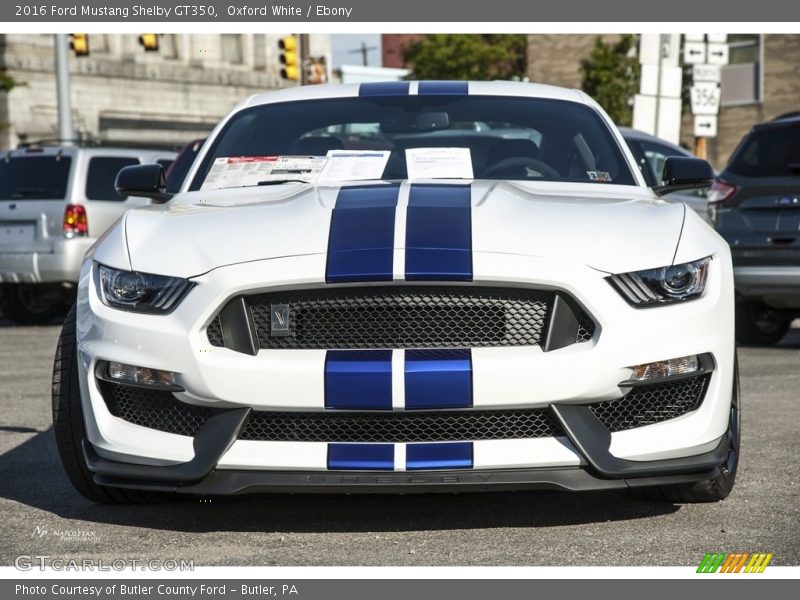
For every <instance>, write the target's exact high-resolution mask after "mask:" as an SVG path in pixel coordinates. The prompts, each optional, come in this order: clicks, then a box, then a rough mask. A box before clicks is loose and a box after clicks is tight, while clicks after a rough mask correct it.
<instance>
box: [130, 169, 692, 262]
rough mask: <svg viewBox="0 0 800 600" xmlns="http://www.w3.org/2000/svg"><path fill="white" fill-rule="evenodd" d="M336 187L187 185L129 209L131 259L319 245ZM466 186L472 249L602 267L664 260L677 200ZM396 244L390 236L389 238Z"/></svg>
mask: <svg viewBox="0 0 800 600" xmlns="http://www.w3.org/2000/svg"><path fill="white" fill-rule="evenodd" d="M434 183H435V182H434ZM360 185H364V184H363V183H361V184H360ZM375 185H381V184H380V183H378V184H375ZM384 185H385V184H384ZM407 187H408V184H403V186H402V188H401V191H400V205H401V206H402V204H403V200H402V198H403V191H402V190H403V189H407ZM339 189H340V188H339V187H320V188H314V187H313V186H311V185H298V184H291V185H284V186H280V187H275V188H267V187H262V188H237V189H229V190H215V191H213V192H192V193H187V194H182V195H179V196H177V197H176V198H174V199H173V200H172V202H170V203H169V204H168V205H164V206H150V207H146V208H143V209H138V210H133V211H130V212H129V213H128V214H127V218H126V219H125V233H126V237H127V244H128V249H129V255H130V257H131V267H132V268H133V269H134V270H137V271H142V272H149V273H159V274H163V275H173V276H180V277H192V276H196V275H200V274H202V273H206V272H208V271H211V270H212V269H215V268H218V267H221V266H224V265H231V264H236V263H242V262H250V261H256V260H263V259H275V258H280V257H288V256H299V255H308V254H325V253H327V252H328V241H329V240H328V238H329V232H330V227H331V214H332V212H333V208H334V206H335V205H336V198H337V195H338V192H339ZM407 194H408V193H407V192H406V195H405V197H406V198H407V197H408V195H407ZM470 194H471V204H472V209H471V235H472V245H471V246H472V247H471V249H472V252H473V253H480V252H490V253H506V254H517V255H527V256H538V257H545V258H551V259H554V260H562V261H570V262H578V263H581V264H585V265H588V266H590V267H593V268H595V269H598V270H601V271H606V272H624V271H631V270H637V269H645V268H652V267H657V266H663V265H668V264H671V263H672V261H673V257H674V255H675V251H676V247H677V245H678V241H679V238H680V233H681V227H682V225H683V220H684V210H685V208H684V206H683V205H682V204H671V203H666V202H663V201H656V200H653V198H652V196H651V195H650V194H651V193H650V192H649V190H647V189H645V188H640V187H634V186H616V185H599V184H564V183H535V184H528V183H507V182H498V181H474V182H473V183H472V184H471V192H470ZM397 238H399V239H397ZM403 245H404V238H403V237H402V236H395V244H394V246H395V247H396V248H402V247H403Z"/></svg>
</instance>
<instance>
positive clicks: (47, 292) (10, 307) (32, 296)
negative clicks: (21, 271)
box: [0, 283, 64, 325]
mask: <svg viewBox="0 0 800 600" xmlns="http://www.w3.org/2000/svg"><path fill="white" fill-rule="evenodd" d="M63 310H64V305H63V303H62V301H61V297H60V294H59V293H57V291H56V290H55V289H54V288H53V287H52V286H49V285H36V284H24V283H21V284H16V285H9V286H6V288H5V290H4V291H3V296H2V298H0V311H2V313H3V315H5V316H6V318H8V319H10V320H11V321H14V322H15V323H19V324H20V325H43V324H45V323H49V322H50V321H52V320H53V319H54V318H55V317H56V316H58V314H59V313H60V312H61V311H63Z"/></svg>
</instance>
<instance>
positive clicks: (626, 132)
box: [618, 127, 694, 156]
mask: <svg viewBox="0 0 800 600" xmlns="http://www.w3.org/2000/svg"><path fill="white" fill-rule="evenodd" d="M618 129H619V132H620V133H621V134H622V137H624V138H625V140H626V141H627V140H635V141H638V142H654V143H657V144H661V145H662V146H667V147H669V148H672V149H673V150H674V151H675V152H678V153H680V154H683V155H685V156H694V154H692V153H691V152H690V151H689V150H687V149H686V148H683V147H682V146H679V145H678V144H673V143H672V142H668V141H667V140H665V139H662V138H660V137H656V136H654V135H652V134H649V133H646V132H644V131H640V130H638V129H632V128H631V127H619V128H618Z"/></svg>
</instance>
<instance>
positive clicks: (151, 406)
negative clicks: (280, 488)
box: [98, 374, 711, 443]
mask: <svg viewBox="0 0 800 600" xmlns="http://www.w3.org/2000/svg"><path fill="white" fill-rule="evenodd" d="M710 377H711V375H710V374H703V375H698V376H696V377H690V378H687V379H682V380H680V381H675V382H672V383H659V384H653V385H642V386H637V387H635V388H633V389H632V390H631V391H630V392H629V393H628V394H627V395H625V396H624V397H622V398H620V399H617V400H608V401H606V402H600V403H597V404H592V405H590V406H589V409H590V410H591V411H592V412H593V413H594V415H595V416H596V417H597V418H598V419H599V420H600V422H601V423H602V424H603V425H605V426H606V427H607V428H608V430H609V431H611V432H616V431H625V430H627V429H634V428H636V427H644V426H645V425H652V424H654V423H661V422H663V421H668V420H670V419H674V418H676V417H680V416H681V415H685V414H686V413H688V412H691V411H692V410H695V409H696V408H697V407H698V406H699V405H700V403H701V402H702V401H703V397H704V396H705V392H706V389H707V387H708V382H709V380H710ZM98 385H99V386H100V391H101V393H102V395H103V398H104V400H105V402H106V405H107V406H108V410H109V412H110V413H111V414H112V415H114V416H115V417H119V418H121V419H123V420H125V421H128V422H129V423H133V424H135V425H141V426H142V427H148V428H150V429H156V430H158V431H165V432H168V433H176V434H178V435H187V436H194V435H195V434H196V433H197V432H198V431H199V429H200V428H201V427H202V426H203V425H204V424H205V422H206V421H207V420H208V419H209V418H210V417H212V416H213V415H215V414H217V413H219V412H222V411H224V410H226V409H222V408H210V407H202V406H195V405H192V404H187V403H185V402H181V401H180V400H178V399H177V398H176V397H175V396H174V395H173V394H172V393H171V392H166V391H162V390H148V389H145V388H138V387H132V386H127V385H121V384H117V383H110V382H107V381H101V380H98ZM563 435H564V432H563V430H562V429H561V427H560V425H559V424H558V423H557V422H556V420H555V419H554V418H553V417H552V415H551V412H550V410H549V409H548V408H531V409H512V410H449V411H407V412H377V411H372V412H366V411H362V412H336V411H319V412H285V411H281V412H277V411H276V412H273V411H255V412H253V413H251V415H250V417H249V418H248V419H247V421H246V422H245V424H244V427H243V428H242V430H241V432H240V433H239V439H242V440H256V441H276V442H387V443H388V442H445V441H471V440H474V441H478V440H510V439H526V438H542V437H554V436H563Z"/></svg>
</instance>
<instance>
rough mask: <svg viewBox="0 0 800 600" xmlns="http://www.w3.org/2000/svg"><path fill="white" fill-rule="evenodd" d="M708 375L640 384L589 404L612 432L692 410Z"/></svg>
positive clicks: (663, 419) (666, 419) (595, 414)
mask: <svg viewBox="0 0 800 600" xmlns="http://www.w3.org/2000/svg"><path fill="white" fill-rule="evenodd" d="M710 379H711V374H710V373H707V374H704V375H697V376H695V377H688V378H686V379H681V380H679V381H673V382H671V383H656V384H651V385H640V386H636V387H635V388H633V389H631V391H630V392H628V393H627V394H626V395H625V396H623V397H622V398H620V399H619V400H609V401H607V402H600V403H598V404H592V405H591V406H589V410H591V411H592V412H593V413H594V416H595V417H597V418H598V420H599V421H600V422H601V423H602V424H603V425H605V426H606V428H607V429H608V430H609V431H611V432H612V433H613V432H615V431H625V430H627V429H634V428H636V427H644V426H645V425H654V424H655V423H662V422H664V421H669V420H670V419H675V418H676V417H680V416H681V415H685V414H686V413H689V412H691V411H693V410H695V409H696V408H697V407H698V406H700V403H701V402H702V401H703V397H704V396H705V394H706V388H707V387H708V382H709V380H710Z"/></svg>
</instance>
